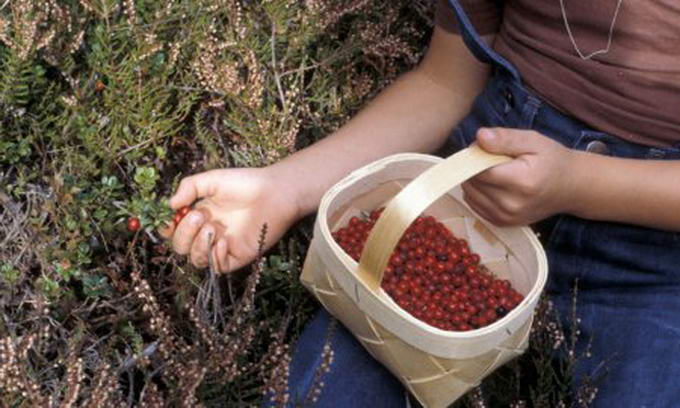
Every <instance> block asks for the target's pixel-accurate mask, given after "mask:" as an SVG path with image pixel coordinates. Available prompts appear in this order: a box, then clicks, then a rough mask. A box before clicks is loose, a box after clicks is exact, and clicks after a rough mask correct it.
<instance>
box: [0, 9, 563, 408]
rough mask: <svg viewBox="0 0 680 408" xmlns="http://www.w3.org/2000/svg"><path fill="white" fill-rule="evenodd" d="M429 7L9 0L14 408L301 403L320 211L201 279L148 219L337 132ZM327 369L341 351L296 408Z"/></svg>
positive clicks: (7, 220) (10, 383) (8, 326)
mask: <svg viewBox="0 0 680 408" xmlns="http://www.w3.org/2000/svg"><path fill="white" fill-rule="evenodd" d="M431 9H432V7H431V4H430V1H428V0H419V1H396V2H378V1H369V0H352V1H343V0H331V1H318V0H300V1H292V0H268V1H265V0H263V1H246V0H241V1H239V0H168V1H165V2H159V1H151V0H11V1H2V0H0V314H1V315H2V318H1V319H0V402H1V403H2V405H3V406H5V405H7V406H16V407H38V406H60V407H61V406H63V407H68V406H85V407H107V406H115V407H120V406H143V407H164V406H192V407H193V406H252V405H256V404H257V403H258V402H259V401H260V400H261V398H262V397H263V396H264V395H266V396H267V398H272V399H273V401H275V402H276V403H278V404H279V405H281V404H284V403H285V402H286V401H290V395H289V390H287V383H286V379H287V370H288V362H289V361H290V353H291V352H292V347H293V341H294V339H295V338H296V336H297V335H298V334H299V332H300V331H301V329H302V327H303V325H304V323H305V322H306V321H307V319H308V318H309V316H310V314H311V313H312V311H313V310H314V308H315V307H316V305H315V304H314V302H313V301H312V300H311V297H310V296H309V295H308V294H307V293H306V292H305V290H304V288H303V287H302V286H301V285H300V284H299V273H300V269H301V260H302V259H303V258H304V254H305V250H306V247H307V245H308V243H309V240H310V234H311V221H312V220H310V219H306V220H303V221H301V222H300V223H299V224H298V225H296V226H295V228H293V229H292V230H291V231H290V232H289V233H288V234H287V235H286V236H285V237H284V238H283V239H282V240H281V241H280V242H279V244H278V245H276V246H274V247H273V248H272V249H271V250H270V251H268V252H266V253H261V256H260V257H259V259H258V260H257V261H256V262H255V263H254V264H253V265H252V266H250V267H247V268H245V270H244V271H242V272H237V273H235V274H234V275H233V276H231V277H215V276H211V275H210V272H209V271H207V270H197V269H196V268H193V267H192V266H190V265H189V264H188V262H186V260H185V259H183V258H182V257H180V256H177V255H175V254H173V253H172V252H171V250H170V248H168V246H167V245H166V243H164V242H163V241H162V240H161V239H160V238H159V237H158V235H157V234H156V232H155V228H156V227H158V226H160V225H162V224H163V223H164V222H167V221H169V220H170V217H171V211H170V209H169V208H168V205H167V197H168V195H169V194H170V192H171V191H173V190H174V188H175V187H176V182H177V180H178V179H179V178H181V177H182V176H185V175H188V174H191V173H195V172H198V171H203V170H207V169H211V168H217V167H259V166H264V165H267V164H269V163H272V162H274V161H277V160H280V159H281V158H283V157H285V156H286V155H288V154H290V153H292V152H295V151H296V150H298V149H300V148H302V147H304V146H306V145H308V144H310V143H313V142H314V141H316V140H318V139H320V138H322V137H323V136H325V135H327V134H328V133H330V132H332V131H333V130H335V129H337V128H338V127H339V126H341V125H342V124H343V123H344V122H345V121H346V120H347V119H348V118H349V117H350V116H351V115H352V114H353V113H354V112H356V110H357V109H359V108H360V107H361V106H362V105H363V104H365V103H366V102H367V101H368V100H369V99H370V98H371V97H372V96H374V95H375V94H376V93H377V92H378V91H379V90H380V89H382V88H383V87H384V86H385V85H387V84H388V83H390V81H392V80H393V79H395V78H396V77H397V75H399V73H401V72H403V71H405V70H407V69H409V68H410V67H412V66H413V65H414V64H415V63H417V61H418V60H419V58H420V56H421V55H422V53H423V51H424V47H425V44H426V40H427V38H428V37H429V33H430V31H431V26H432V11H431ZM272 193H274V192H272ZM131 216H132V217H136V218H138V219H139V220H140V222H141V227H142V228H141V229H139V230H138V231H137V232H134V233H131V232H128V231H127V229H126V220H127V218H128V217H131ZM263 234H266V228H263ZM263 240H264V235H263V236H262V237H260V241H261V242H263ZM208 286H210V287H211V290H209V291H207V292H206V288H207V287H208ZM206 296H207V298H206ZM216 296H218V297H217V298H216ZM206 299H207V300H208V301H205V300H206ZM216 299H217V300H216ZM218 311H219V313H218ZM329 344H330V343H329ZM537 344H540V343H537ZM533 352H534V351H533V349H532V353H533ZM332 359H333V350H332V348H331V347H330V345H329V346H328V347H326V348H324V361H325V364H324V366H323V367H322V368H320V371H319V372H318V373H317V376H316V377H315V386H314V389H313V390H311V391H310V393H309V395H307V396H306V397H305V398H304V399H303V401H302V402H301V403H303V404H305V405H310V404H313V402H314V400H315V398H317V397H318V395H319V393H322V392H323V388H324V382H323V374H324V372H325V371H327V370H328V369H331V370H332ZM546 384H547V385H546V387H547V388H546V389H549V388H550V384H552V383H550V382H549V381H548V383H546ZM541 390H543V388H541ZM540 392H544V391H540ZM565 392H566V391H565ZM523 395H524V394H523Z"/></svg>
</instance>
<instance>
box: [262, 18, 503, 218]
mask: <svg viewBox="0 0 680 408" xmlns="http://www.w3.org/2000/svg"><path fill="white" fill-rule="evenodd" d="M487 40H488V41H492V37H487ZM488 74H489V68H488V66H486V65H485V64H481V63H479V62H478V61H477V60H476V59H475V58H474V57H473V56H472V55H471V54H470V53H469V51H468V50H467V47H466V46H465V44H464V43H463V41H462V39H461V37H460V36H457V35H454V34H450V33H445V32H443V31H441V30H438V29H436V30H435V33H434V35H433V37H432V42H431V44H430V48H429V50H428V52H427V54H426V56H425V58H424V60H423V62H422V63H421V64H420V66H419V67H418V68H416V69H415V70H413V71H411V72H409V73H407V74H405V75H403V76H402V77H400V78H399V79H398V80H397V81H395V82H394V83H393V84H392V85H390V86H389V87H388V88H386V89H385V90H383V91H382V92H381V93H380V94H379V95H378V96H377V97H376V98H375V99H374V100H373V101H372V102H371V103H370V104H369V105H368V106H367V107H366V108H364V109H363V110H362V111H361V112H360V113H359V114H358V115H357V116H355V117H354V118H353V119H352V120H351V121H349V122H348V123H347V124H346V125H345V126H343V127H342V128H341V129H339V130H338V131H337V132H335V133H333V134H332V135H329V136H327V137H326V138H324V139H322V140H320V141H319V142H317V143H315V144H313V145H312V146H309V147H308V148H306V149H303V150H301V151H299V152H296V153H295V154H293V155H291V156H289V157H287V158H285V159H284V160H282V161H281V162H279V163H276V164H275V165H273V166H271V167H270V170H272V174H273V177H276V178H277V179H278V180H277V181H278V182H279V183H280V184H281V185H282V188H286V189H287V191H290V194H291V195H293V196H294V199H295V200H296V201H297V203H298V207H299V216H300V217H302V216H304V215H307V214H309V213H311V212H314V211H315V210H316V208H317V207H318V204H319V201H320V200H321V196H322V195H323V193H324V192H325V191H326V190H327V189H328V188H329V187H330V186H332V185H333V184H334V183H336V182H337V181H338V180H339V179H341V178H342V177H344V176H345V175H346V174H348V173H349V172H351V171H352V170H355V169H357V168H359V167H361V166H362V165H364V164H367V163H369V162H371V161H374V160H376V159H378V158H381V157H384V156H387V155H390V154H393V153H398V152H433V151H434V150H436V149H437V148H438V147H440V146H441V145H442V144H443V143H444V141H445V139H446V136H447V135H448V133H449V132H450V131H451V129H452V128H453V127H454V126H455V125H456V124H457V123H458V122H459V121H460V120H461V118H463V116H465V115H466V114H467V112H468V111H469V110H470V106H471V105H472V102H473V100H474V98H475V97H476V96H477V95H478V94H479V92H480V91H481V89H482V88H483V86H484V84H485V83H486V80H487V78H488Z"/></svg>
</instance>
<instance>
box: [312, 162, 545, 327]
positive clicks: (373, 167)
mask: <svg viewBox="0 0 680 408" xmlns="http://www.w3.org/2000/svg"><path fill="white" fill-rule="evenodd" d="M395 160H400V161H404V160H413V161H419V162H422V161H429V162H431V163H432V164H433V165H434V164H436V163H438V162H440V161H443V160H444V159H443V158H441V157H437V156H433V155H428V154H422V153H397V154H393V155H389V156H386V157H384V158H382V159H379V160H376V161H374V162H372V163H369V164H367V165H365V166H363V167H361V168H359V169H357V170H354V171H353V172H351V173H350V174H348V175H347V176H346V177H344V178H343V179H341V180H340V181H338V182H337V183H336V184H335V185H334V186H333V187H331V188H330V189H328V190H327V191H326V193H325V194H324V196H323V197H322V199H321V203H320V205H319V212H318V214H317V221H316V222H317V224H318V227H319V229H320V232H321V233H322V235H323V237H324V238H325V241H326V242H327V244H328V245H330V246H331V247H332V249H333V252H334V253H335V254H336V255H337V256H338V258H339V260H340V261H341V262H342V263H343V264H345V266H346V267H347V268H346V269H347V271H342V272H339V273H351V274H352V275H354V281H355V282H357V283H358V284H360V285H361V286H362V287H363V288H364V289H365V290H366V291H367V292H369V293H373V295H374V296H375V298H376V299H377V300H378V301H379V302H380V303H382V304H383V305H384V306H386V307H388V308H389V309H392V310H393V311H394V312H396V313H397V314H398V315H399V316H400V317H401V318H403V319H404V320H406V321H407V322H408V323H410V324H412V325H414V326H416V327H417V328H418V329H421V330H425V331H427V332H429V333H431V334H434V335H438V336H442V337H445V338H450V339H473V338H476V337H482V336H485V335H489V334H493V333H497V332H498V330H499V329H503V327H505V326H507V325H508V324H509V323H510V322H513V321H514V320H516V319H517V318H520V317H522V316H520V315H521V314H522V313H523V312H524V310H525V309H526V308H527V307H534V306H535V304H536V301H537V300H538V296H539V295H540V293H541V292H542V291H543V288H544V287H545V283H546V281H547V275H548V261H547V256H546V254H545V251H544V250H543V247H542V245H541V243H540V241H539V240H538V238H537V236H536V235H535V234H534V232H533V231H532V230H531V229H530V228H529V227H527V226H514V227H498V226H495V225H493V224H491V223H489V222H487V221H486V220H484V219H483V218H481V217H480V216H479V215H478V214H476V213H475V212H474V211H473V210H472V209H470V211H471V212H472V214H473V215H474V217H475V218H476V219H478V220H479V221H480V222H482V223H483V224H485V225H486V226H487V227H489V228H490V229H491V230H492V231H493V230H495V229H498V228H506V229H517V230H519V231H521V232H522V235H523V236H525V237H526V238H527V239H528V240H529V242H530V243H531V247H532V249H533V254H534V256H535V257H536V261H537V264H538V273H537V277H536V280H535V282H534V283H533V285H532V286H531V289H530V290H529V292H528V293H527V294H526V295H525V296H524V299H523V300H522V302H521V303H520V304H519V305H517V306H516V307H515V308H514V309H512V310H511V311H510V312H508V313H507V314H506V315H505V316H503V317H502V318H500V319H498V320H496V321H495V322H493V323H491V324H489V325H487V326H484V327H480V328H477V329H472V330H468V331H452V330H443V329H439V328H437V327H434V326H430V325H429V324H427V323H425V322H423V321H422V320H420V319H418V318H416V317H414V316H413V315H411V314H410V313H408V312H407V311H406V310H404V309H402V308H401V307H400V306H399V305H397V303H396V302H394V300H393V299H392V298H391V297H390V296H389V295H387V293H386V292H385V291H384V290H383V289H382V287H380V289H379V290H378V291H376V292H372V291H371V290H370V288H369V287H368V286H367V285H366V284H365V282H363V281H361V280H360V279H358V278H357V270H358V265H359V263H358V262H357V261H355V260H354V259H352V258H351V257H350V256H349V255H348V254H347V253H346V252H345V251H344V250H343V249H342V247H340V245H339V244H338V243H337V242H336V241H335V240H334V239H333V237H332V235H331V231H330V228H329V225H328V217H327V213H328V211H327V210H328V207H329V205H330V204H331V203H332V202H333V200H334V199H335V197H336V196H337V195H338V194H339V193H340V192H341V191H342V189H343V188H344V187H345V186H346V185H348V184H350V183H354V182H356V181H358V180H360V179H362V178H364V177H366V176H369V175H371V174H373V173H376V172H378V171H380V170H381V169H383V168H384V167H386V166H387V165H389V164H391V163H393V162H394V161H395ZM463 205H466V206H467V204H466V203H463ZM468 208H469V207H468ZM343 289H344V288H343ZM359 307H360V309H361V310H362V311H363V312H364V313H367V314H369V315H370V316H371V317H372V318H373V319H375V320H377V321H378V322H379V321H380V320H381V319H380V318H376V316H374V315H373V314H372V313H370V311H369V310H365V309H364V308H363V307H361V303H360V304H359Z"/></svg>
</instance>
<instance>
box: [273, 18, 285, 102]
mask: <svg viewBox="0 0 680 408" xmlns="http://www.w3.org/2000/svg"><path fill="white" fill-rule="evenodd" d="M271 42H272V45H271V47H272V71H273V72H274V82H276V88H277V89H278V90H279V98H281V104H282V105H283V110H284V112H288V105H287V104H286V97H285V96H284V94H283V88H282V87H281V79H280V77H279V72H278V70H277V69H276V25H275V24H272V40H271Z"/></svg>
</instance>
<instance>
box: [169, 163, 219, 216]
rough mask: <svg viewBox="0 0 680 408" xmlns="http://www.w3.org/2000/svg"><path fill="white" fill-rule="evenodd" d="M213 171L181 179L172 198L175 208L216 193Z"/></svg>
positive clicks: (171, 203)
mask: <svg viewBox="0 0 680 408" xmlns="http://www.w3.org/2000/svg"><path fill="white" fill-rule="evenodd" d="M211 173H212V171H207V172H205V173H200V174H196V175H193V176H189V177H185V178H183V179H182V181H180V183H179V187H177V191H176V192H175V194H174V195H173V196H172V197H171V198H170V207H171V208H172V209H173V210H176V209H178V208H181V207H184V206H185V205H191V204H193V203H194V201H196V200H198V199H199V198H203V197H208V196H211V195H213V194H215V180H213V179H214V177H212V176H213V174H211Z"/></svg>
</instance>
